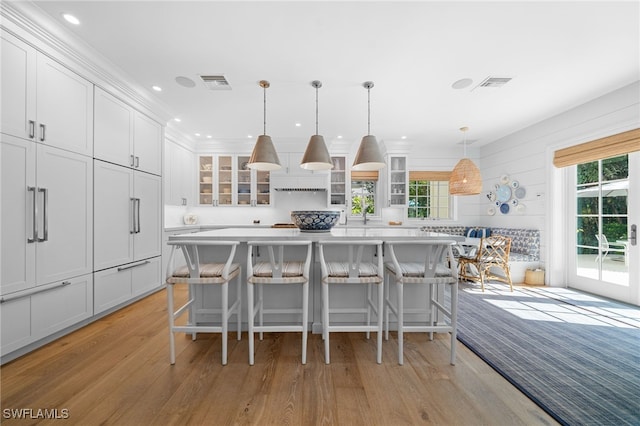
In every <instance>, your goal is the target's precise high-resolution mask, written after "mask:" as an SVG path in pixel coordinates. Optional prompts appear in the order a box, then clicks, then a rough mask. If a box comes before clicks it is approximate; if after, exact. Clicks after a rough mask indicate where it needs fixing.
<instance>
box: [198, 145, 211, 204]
mask: <svg viewBox="0 0 640 426" xmlns="http://www.w3.org/2000/svg"><path fill="white" fill-rule="evenodd" d="M213 160H214V157H212V156H210V155H201V156H199V157H198V203H199V204H205V205H206V204H208V205H211V204H213V197H214V195H213V188H214V186H213V185H214V183H213Z"/></svg>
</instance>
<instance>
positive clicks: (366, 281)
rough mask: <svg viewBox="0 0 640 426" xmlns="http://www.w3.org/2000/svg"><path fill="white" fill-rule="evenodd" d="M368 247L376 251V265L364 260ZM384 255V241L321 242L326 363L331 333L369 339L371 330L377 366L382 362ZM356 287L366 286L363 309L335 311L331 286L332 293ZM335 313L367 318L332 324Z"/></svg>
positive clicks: (328, 360)
mask: <svg viewBox="0 0 640 426" xmlns="http://www.w3.org/2000/svg"><path fill="white" fill-rule="evenodd" d="M367 247H369V248H371V249H374V248H375V249H376V258H377V260H376V261H375V262H367V261H366V260H364V259H363V255H364V253H365V250H364V249H365V248H367ZM345 249H346V253H345ZM382 253H383V252H382V241H379V240H363V241H340V240H338V241H331V240H326V241H319V242H318V256H319V258H320V267H321V269H322V338H323V339H324V358H325V363H327V364H329V363H330V356H329V334H330V333H331V332H352V331H364V332H366V336H367V338H369V336H370V332H372V331H375V332H377V333H378V335H377V338H378V340H377V357H376V362H377V363H378V364H381V363H382V313H383V302H384V292H383V291H384V276H383V274H384V272H383V271H384V270H383V262H382ZM328 256H330V258H329V257H328ZM354 285H364V286H365V287H366V295H365V306H364V307H361V306H358V307H353V306H349V307H339V308H337V307H333V308H332V307H331V306H330V298H329V288H330V287H331V288H333V290H332V291H331V293H334V294H335V293H337V292H339V291H340V290H341V289H345V288H348V287H353V286H354ZM374 285H375V286H376V287H377V289H378V291H377V298H376V299H375V300H374V299H373V297H372V296H373V295H372V290H373V289H372V287H373V286H374ZM372 312H373V313H374V314H375V315H376V319H377V321H376V324H375V325H372V324H371V313H372ZM333 314H336V315H339V314H346V315H349V316H353V315H354V314H356V315H364V316H365V319H364V321H363V322H360V323H359V324H356V323H352V322H349V324H346V323H345V324H342V325H331V323H330V319H331V317H332V315H333Z"/></svg>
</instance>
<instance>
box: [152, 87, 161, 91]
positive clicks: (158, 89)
mask: <svg viewBox="0 0 640 426" xmlns="http://www.w3.org/2000/svg"><path fill="white" fill-rule="evenodd" d="M151 88H152V89H153V90H155V91H156V92H162V87H160V86H151Z"/></svg>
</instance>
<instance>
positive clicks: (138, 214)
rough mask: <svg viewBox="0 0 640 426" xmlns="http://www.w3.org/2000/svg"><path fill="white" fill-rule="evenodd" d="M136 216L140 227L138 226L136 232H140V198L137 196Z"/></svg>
mask: <svg viewBox="0 0 640 426" xmlns="http://www.w3.org/2000/svg"><path fill="white" fill-rule="evenodd" d="M136 206H137V207H136V218H137V223H138V227H137V228H136V234H139V233H140V198H136Z"/></svg>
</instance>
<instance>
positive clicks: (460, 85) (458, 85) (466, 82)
mask: <svg viewBox="0 0 640 426" xmlns="http://www.w3.org/2000/svg"><path fill="white" fill-rule="evenodd" d="M471 83H473V80H471V79H470V78H463V79H460V80H458V81H456V82H454V83H453V84H452V85H451V87H453V88H454V89H464V88H465V87H469V86H471Z"/></svg>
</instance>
